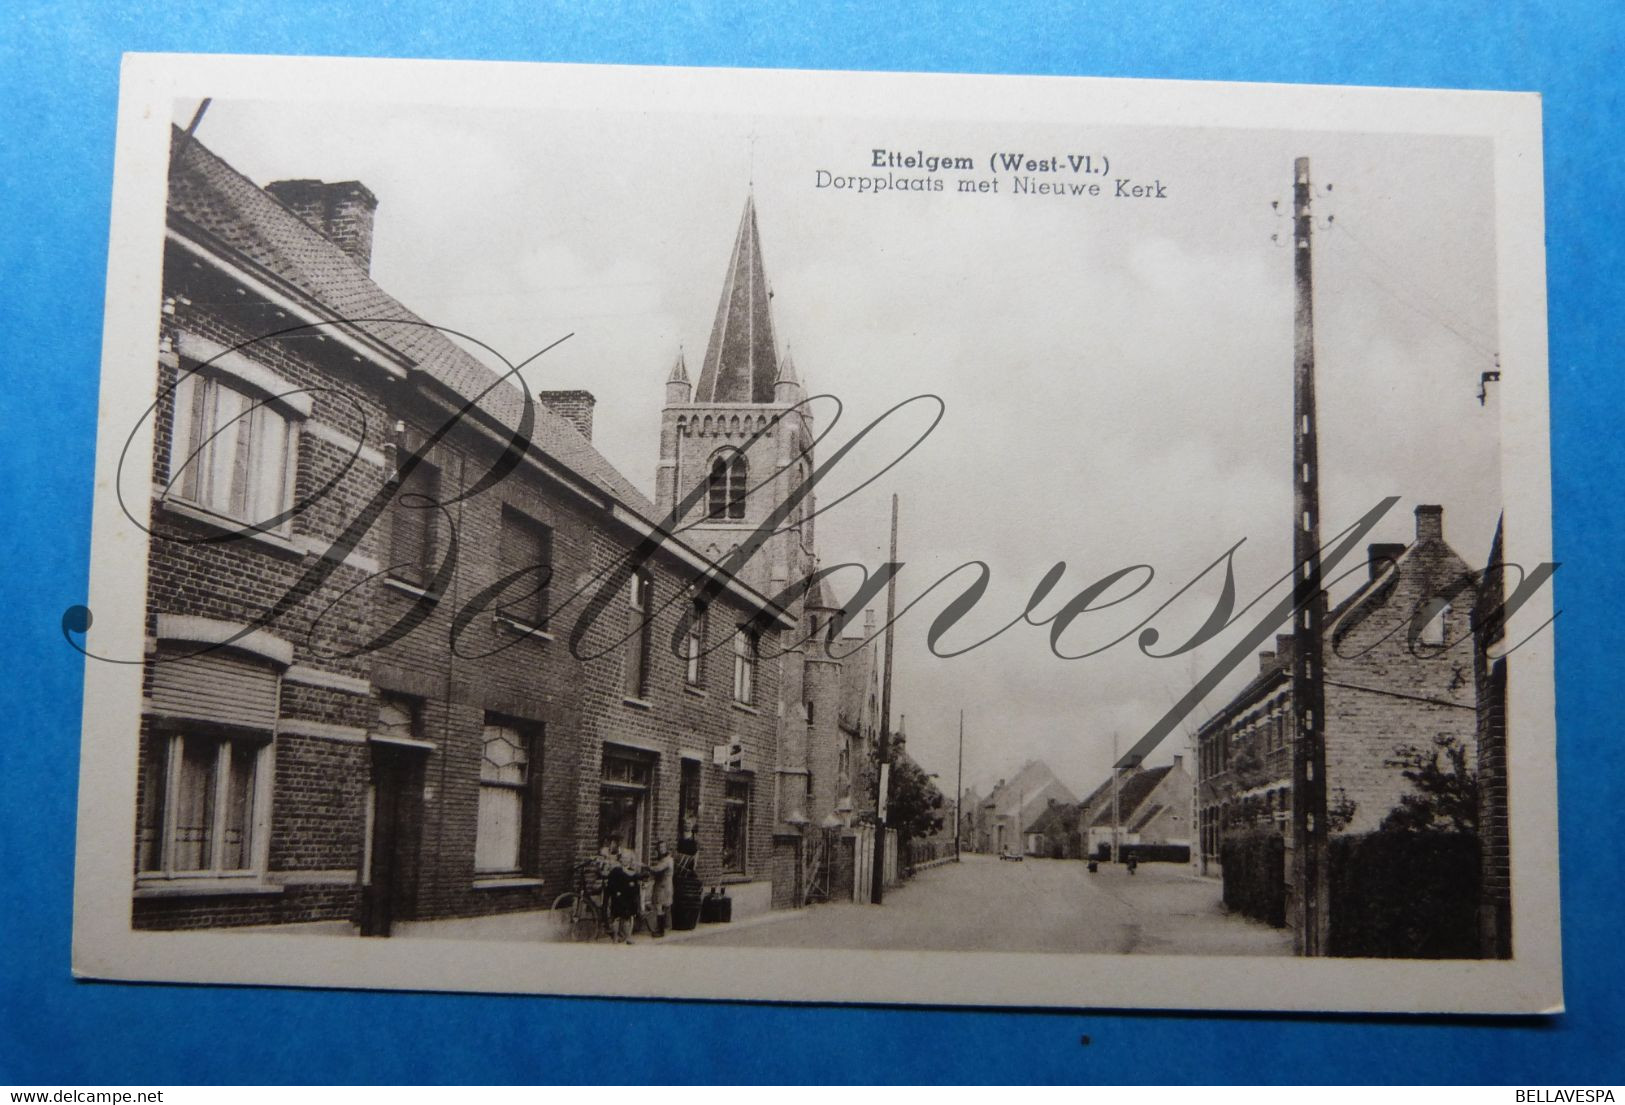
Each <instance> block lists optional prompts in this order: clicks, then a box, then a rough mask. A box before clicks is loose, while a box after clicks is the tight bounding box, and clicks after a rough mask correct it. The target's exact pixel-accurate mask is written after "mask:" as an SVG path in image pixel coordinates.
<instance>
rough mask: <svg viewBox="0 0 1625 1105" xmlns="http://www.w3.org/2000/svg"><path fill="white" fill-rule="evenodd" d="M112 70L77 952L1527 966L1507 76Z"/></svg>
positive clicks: (1531, 852)
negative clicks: (1276, 79) (1429, 79)
mask: <svg viewBox="0 0 1625 1105" xmlns="http://www.w3.org/2000/svg"><path fill="white" fill-rule="evenodd" d="M119 110H120V116H119V129H118V150H117V159H116V169H115V172H116V179H115V182H114V206H113V212H112V234H111V254H110V261H109V267H108V282H107V319H106V335H105V349H104V354H103V363H102V403H101V408H100V418H101V424H100V430H99V445H98V449H99V453H98V457H97V500H96V507H95V520H94V534H93V569H92V572H93V574H92V579H91V583H90V589H89V594H90V600H89V603H88V606H86V607H75V608H73V609H71V610H69V611H67V612H66V613H65V615H64V622H63V625H64V631H65V637H66V641H67V644H66V645H65V646H64V647H69V646H71V647H75V648H79V649H81V650H82V651H83V652H84V654H85V656H86V661H85V664H86V683H85V712H84V734H83V753H82V761H81V762H82V776H81V788H80V823H79V843H78V869H77V887H76V907H75V916H74V942H73V966H74V970H75V972H76V973H77V974H78V975H80V976H81V977H88V978H111V979H148V980H175V981H185V982H218V983H258V984H288V985H304V986H348V987H382V988H412V989H426V988H427V989H463V990H489V991H515V992H534V993H579V994H619V995H647V996H664V997H680V998H681V997H690V998H745V999H757V1000H770V1001H771V1000H787V1001H828V1002H912V1003H951V1004H952V1003H958V1004H978V1005H999V1006H1071V1007H1115V1008H1126V1007H1149V1008H1191V1009H1197V1008H1212V1009H1292V1010H1395V1011H1446V1012H1479V1013H1483V1012H1526V1013H1527V1012H1542V1011H1553V1010H1557V1009H1560V1008H1561V1005H1562V993H1561V971H1560V966H1561V958H1560V949H1559V926H1558V905H1557V903H1558V894H1557V889H1558V888H1557V863H1556V859H1557V847H1558V841H1557V835H1556V834H1557V816H1556V787H1555V743H1556V738H1555V727H1554V709H1553V694H1552V657H1553V648H1552V640H1553V632H1554V629H1553V625H1552V618H1553V608H1552V598H1551V575H1552V572H1553V570H1554V566H1553V563H1552V560H1553V557H1552V553H1551V548H1550V540H1551V537H1550V529H1551V527H1550V503H1549V492H1548V483H1549V471H1548V464H1549V462H1548V443H1547V401H1546V395H1547V392H1546V330H1545V327H1546V321H1545V292H1544V286H1545V285H1544V254H1543V247H1542V181H1541V157H1540V154H1541V136H1540V106H1539V101H1538V99H1537V98H1535V97H1533V96H1530V95H1519V94H1512V93H1468V92H1448V91H1399V90H1388V89H1346V88H1341V89H1340V88H1295V87H1286V86H1242V85H1203V84H1176V83H1162V82H1146V81H1139V82H1130V81H1106V80H1086V79H1055V78H1044V79H1039V78H1017V77H976V76H949V75H923V74H912V75H911V74H872V73H810V72H789V71H786V72H767V71H726V70H682V69H639V68H606V67H587V66H582V67H572V66H535V65H510V64H504V65H495V64H473V63H469V64H462V63H446V62H409V61H384V60H344V59H312V58H258V57H191V56H163V55H133V56H130V57H128V58H127V59H126V61H125V65H124V75H123V88H122V94H121V102H120V109H119Z"/></svg>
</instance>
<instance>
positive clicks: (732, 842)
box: [722, 779, 750, 873]
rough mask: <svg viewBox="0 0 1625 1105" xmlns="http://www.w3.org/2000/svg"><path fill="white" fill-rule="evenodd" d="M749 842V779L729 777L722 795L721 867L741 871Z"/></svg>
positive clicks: (725, 869)
mask: <svg viewBox="0 0 1625 1105" xmlns="http://www.w3.org/2000/svg"><path fill="white" fill-rule="evenodd" d="M749 843H750V780H748V779H730V780H728V786H727V789H726V790H725V791H724V792H723V797H722V869H723V870H724V871H731V872H739V873H743V872H744V870H745V859H746V855H747V853H748V851H749Z"/></svg>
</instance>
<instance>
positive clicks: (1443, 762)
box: [1382, 733, 1478, 833]
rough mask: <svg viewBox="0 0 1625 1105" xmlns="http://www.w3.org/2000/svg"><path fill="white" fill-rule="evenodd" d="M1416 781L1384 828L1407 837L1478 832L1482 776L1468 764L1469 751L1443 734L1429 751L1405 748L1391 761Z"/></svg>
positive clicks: (1412, 781)
mask: <svg viewBox="0 0 1625 1105" xmlns="http://www.w3.org/2000/svg"><path fill="white" fill-rule="evenodd" d="M1383 762H1384V763H1385V764H1387V766H1389V767H1397V768H1399V769H1400V770H1401V774H1403V775H1404V776H1405V778H1407V779H1409V780H1410V781H1411V785H1412V786H1414V787H1415V788H1416V793H1414V794H1407V795H1405V796H1404V797H1403V798H1401V799H1400V800H1399V805H1397V806H1395V807H1394V808H1393V809H1392V810H1390V811H1389V813H1388V816H1387V817H1385V818H1383V822H1382V828H1383V829H1398V830H1402V831H1406V832H1468V833H1476V832H1477V831H1478V776H1477V775H1476V774H1475V773H1474V772H1473V769H1472V768H1471V767H1469V766H1468V764H1467V746H1466V745H1465V744H1464V743H1462V742H1461V741H1459V740H1457V739H1456V738H1455V737H1450V736H1446V735H1445V734H1443V733H1440V734H1439V735H1438V736H1436V737H1434V738H1433V744H1432V746H1431V747H1428V748H1420V747H1417V746H1416V745H1399V746H1396V747H1395V749H1394V755H1393V757H1392V758H1391V759H1388V760H1385V761H1383Z"/></svg>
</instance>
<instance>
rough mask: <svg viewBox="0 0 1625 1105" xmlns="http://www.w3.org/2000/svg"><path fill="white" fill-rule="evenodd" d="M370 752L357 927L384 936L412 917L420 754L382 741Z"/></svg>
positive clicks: (420, 805)
mask: <svg viewBox="0 0 1625 1105" xmlns="http://www.w3.org/2000/svg"><path fill="white" fill-rule="evenodd" d="M371 752H372V778H371V781H370V783H369V784H368V787H367V821H368V825H367V828H366V838H367V840H366V843H367V847H366V854H365V856H364V859H363V863H362V871H361V880H362V882H361V917H360V926H361V935H362V936H388V935H389V932H390V928H391V926H392V925H393V924H394V923H395V922H396V921H399V920H408V919H410V918H411V916H412V913H413V909H414V906H415V904H416V900H417V866H418V865H417V858H418V843H419V841H420V839H421V836H422V824H423V764H424V759H425V756H424V753H423V752H422V751H421V750H419V749H415V748H407V747H402V746H400V745H393V744H382V743H374V744H372V745H371Z"/></svg>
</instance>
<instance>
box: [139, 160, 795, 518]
mask: <svg viewBox="0 0 1625 1105" xmlns="http://www.w3.org/2000/svg"><path fill="white" fill-rule="evenodd" d="M180 134H181V131H180V130H179V128H175V129H173V130H172V132H171V137H172V140H174V141H175V143H176V145H177V147H180V146H181V143H180V141H179V136H180ZM169 218H170V223H171V225H172V226H174V227H175V229H176V230H177V231H179V232H181V233H183V234H185V235H187V236H189V237H192V238H193V239H195V240H198V241H200V242H202V243H204V244H217V245H219V246H223V247H225V248H226V250H228V251H230V252H231V253H235V254H237V255H239V256H241V257H243V258H246V259H247V260H248V261H250V262H252V263H253V264H254V265H256V266H258V267H259V268H260V269H261V270H263V271H264V272H266V273H269V274H270V275H271V276H273V277H275V278H277V279H278V280H280V281H282V282H284V283H285V284H288V285H292V287H293V288H294V289H296V290H297V291H298V292H300V293H302V294H303V296H304V297H305V298H307V299H309V300H313V301H315V302H316V303H317V304H319V305H320V306H321V307H323V308H325V309H326V310H327V311H328V312H330V313H331V314H332V316H333V317H334V318H335V319H342V320H355V321H351V322H350V323H349V325H350V326H352V327H353V328H354V329H356V330H359V331H362V332H363V333H365V334H367V335H368V336H369V337H371V338H372V339H374V340H375V341H377V342H379V343H381V344H383V345H385V346H387V347H388V348H390V349H393V350H395V351H396V352H398V353H399V354H401V355H402V356H404V357H405V358H406V359H407V360H408V361H410V362H411V363H412V364H414V365H415V366H416V367H417V368H418V369H420V370H421V371H423V372H424V373H425V374H426V375H428V376H429V377H430V378H432V379H434V380H435V381H437V382H438V383H440V384H441V385H443V386H444V387H446V388H447V389H449V390H450V391H451V392H452V393H453V394H455V395H457V396H459V397H461V398H462V399H463V400H465V401H467V400H473V399H478V403H479V409H480V410H481V411H483V412H484V413H485V414H487V415H488V416H490V417H491V418H493V419H495V420H496V421H497V422H498V423H500V424H501V425H502V426H504V427H506V428H507V429H509V430H512V429H515V428H516V427H518V425H519V423H520V419H521V417H522V415H523V411H524V397H523V395H522V394H521V392H520V391H519V389H518V387H517V386H515V385H513V384H511V383H509V382H507V381H503V380H501V379H500V377H499V376H498V374H497V373H496V372H495V371H493V370H492V369H491V368H490V367H488V366H487V365H486V364H484V363H483V362H482V361H480V360H479V359H478V358H476V357H474V356H473V355H472V354H470V353H468V352H467V351H465V350H464V349H463V348H462V347H461V346H459V345H457V344H456V343H455V342H453V341H452V340H451V339H450V338H448V337H447V336H446V335H445V334H444V333H442V332H441V331H440V330H438V329H436V328H435V327H434V326H432V325H430V324H429V323H427V322H425V321H424V320H423V319H422V318H420V317H418V316H417V315H416V314H414V313H413V312H411V311H410V310H408V309H407V308H406V307H405V306H403V305H402V304H401V303H400V302H399V301H398V300H396V299H395V298H394V297H393V296H391V295H390V294H389V293H388V292H386V291H384V290H383V289H382V288H380V287H379V286H378V285H377V284H376V283H374V281H373V279H372V277H371V276H370V275H369V274H368V273H367V270H366V269H365V268H363V267H362V266H361V265H360V264H359V263H358V262H357V261H356V260H355V258H353V257H351V256H350V255H349V254H348V253H346V252H345V251H344V250H343V249H341V248H340V247H339V246H338V245H337V244H335V243H334V242H333V241H332V240H331V239H329V238H327V237H326V236H325V235H323V234H321V233H319V232H318V231H316V230H315V229H314V228H312V227H311V226H310V225H309V224H307V223H306V222H305V221H304V220H303V219H301V218H300V217H299V216H298V215H296V214H294V213H293V212H292V211H291V210H289V209H288V208H287V207H285V206H283V204H282V203H281V202H280V201H278V200H277V199H276V198H275V197H274V196H272V195H271V194H270V193H269V192H266V191H265V190H264V189H262V188H260V187H259V186H258V185H256V184H255V183H254V182H253V181H251V180H249V179H248V178H247V177H245V176H243V175H242V174H241V173H239V172H238V171H237V170H236V169H234V168H232V167H231V166H230V165H229V164H227V163H226V162H225V161H224V160H222V159H221V158H220V157H219V156H218V155H216V154H214V153H213V152H212V151H210V150H209V149H208V148H207V147H205V146H204V145H203V143H201V142H199V141H198V140H197V139H196V138H193V139H191V140H190V141H187V142H185V143H184V148H183V149H181V151H180V157H179V159H178V163H177V164H176V165H175V166H174V167H173V168H172V170H171V172H170V176H169ZM493 385H494V386H493ZM770 390H771V389H770ZM533 406H534V409H535V424H534V428H533V429H532V431H531V439H532V442H533V445H534V447H535V448H536V449H538V450H539V451H540V452H542V453H544V454H546V455H547V456H548V457H550V458H552V459H553V460H554V461H556V462H557V463H559V464H560V465H562V466H563V467H565V468H567V469H568V470H570V471H571V472H573V473H574V474H575V475H577V476H579V477H581V478H583V479H585V480H587V481H588V482H590V483H591V484H593V485H594V486H596V487H598V488H600V489H602V490H604V491H606V492H608V493H609V494H610V495H611V496H612V497H614V498H615V499H617V500H619V501H620V502H621V503H622V504H623V505H625V506H627V507H630V508H631V509H632V510H633V511H635V512H636V513H638V514H640V515H642V516H643V517H644V518H645V519H654V518H655V517H656V515H655V508H654V504H652V503H650V502H649V500H647V499H646V498H644V497H643V495H642V493H641V492H639V491H638V490H637V488H635V487H633V486H632V484H631V482H630V481H628V480H627V479H626V477H624V476H622V475H621V473H620V472H618V471H616V469H615V466H614V465H612V464H610V462H609V461H608V460H606V459H605V458H604V456H603V455H602V454H600V453H599V452H598V450H596V449H594V448H593V446H592V444H591V443H590V442H589V441H588V440H587V439H586V438H585V437H583V436H582V435H581V433H580V432H579V431H578V430H577V429H576V428H575V426H574V425H573V424H572V423H570V422H569V420H567V419H565V418H562V417H560V416H559V415H557V414H555V413H554V412H553V411H551V410H549V409H548V408H547V407H546V406H544V405H543V404H542V403H540V402H534V403H533Z"/></svg>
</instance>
